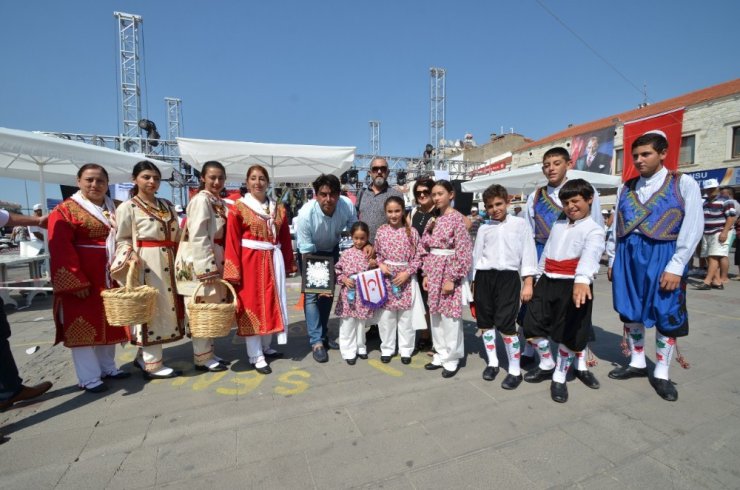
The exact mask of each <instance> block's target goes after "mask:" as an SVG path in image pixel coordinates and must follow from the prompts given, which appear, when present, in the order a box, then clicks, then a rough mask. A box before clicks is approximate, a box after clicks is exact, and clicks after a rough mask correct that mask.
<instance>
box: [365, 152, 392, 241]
mask: <svg viewBox="0 0 740 490" xmlns="http://www.w3.org/2000/svg"><path fill="white" fill-rule="evenodd" d="M370 177H371V178H372V182H371V183H370V185H369V186H368V187H367V188H366V189H362V190H361V191H360V193H359V194H358V195H357V204H356V207H357V214H358V216H359V219H360V221H364V222H365V223H367V226H368V228H370V237H369V241H370V243H371V244H372V243H373V242H374V241H375V232H376V231H378V228H380V225H382V224H383V223H385V200H386V199H388V198H389V197H391V196H398V197H400V198H401V199H403V194H401V193H400V192H399V191H397V190H396V189H394V188H392V187H390V186H389V185H388V162H387V161H386V160H385V158H383V157H375V158H373V160H372V161H371V162H370Z"/></svg>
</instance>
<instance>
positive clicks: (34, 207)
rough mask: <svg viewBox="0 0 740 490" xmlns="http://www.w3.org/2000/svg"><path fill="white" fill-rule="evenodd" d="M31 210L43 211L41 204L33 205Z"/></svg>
mask: <svg viewBox="0 0 740 490" xmlns="http://www.w3.org/2000/svg"><path fill="white" fill-rule="evenodd" d="M33 210H34V211H43V210H44V207H43V206H42V205H41V204H34V205H33Z"/></svg>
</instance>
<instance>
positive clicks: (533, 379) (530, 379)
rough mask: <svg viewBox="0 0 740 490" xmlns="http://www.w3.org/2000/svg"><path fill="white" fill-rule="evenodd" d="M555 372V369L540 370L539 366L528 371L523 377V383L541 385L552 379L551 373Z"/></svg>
mask: <svg viewBox="0 0 740 490" xmlns="http://www.w3.org/2000/svg"><path fill="white" fill-rule="evenodd" d="M554 372H555V368H552V369H540V367H539V366H537V367H536V368H534V369H533V370H531V371H529V372H528V373H527V374H525V375H524V381H526V382H527V383H542V382H543V381H546V380H548V379H552V373H554Z"/></svg>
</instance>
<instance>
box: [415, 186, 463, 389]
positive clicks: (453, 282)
mask: <svg viewBox="0 0 740 490" xmlns="http://www.w3.org/2000/svg"><path fill="white" fill-rule="evenodd" d="M454 198H455V191H454V189H453V187H452V184H450V183H449V182H448V181H446V180H439V181H437V182H435V184H434V187H433V188H432V200H433V201H434V206H435V207H436V211H437V213H438V214H437V216H436V217H435V218H432V220H430V222H429V223H428V224H427V227H426V229H425V230H424V234H423V235H422V237H421V243H422V245H423V246H424V249H425V251H426V252H427V255H425V256H424V259H423V265H422V271H423V273H424V289H426V290H427V291H428V292H429V314H430V316H431V326H432V341H433V342H434V350H435V351H436V354H434V357H433V358H432V362H430V363H429V364H427V365H425V366H424V368H425V369H428V370H434V369H440V368H442V377H444V378H451V377H452V376H454V375H455V374H456V373H457V368H458V362H459V360H460V359H461V358H462V357H463V356H464V354H465V346H464V344H463V329H462V305H463V299H464V298H463V294H464V291H463V288H464V287H463V280H464V279H465V278H466V276H467V274H468V272H469V270H470V266H471V264H472V262H473V247H472V244H471V243H470V235H469V234H468V230H467V229H466V228H465V222H464V220H463V215H462V214H460V213H459V212H458V211H456V210H455V209H454V208H453V207H452V206H451V203H452V200H453V199H454ZM466 292H469V290H468V291H466ZM465 299H467V298H465Z"/></svg>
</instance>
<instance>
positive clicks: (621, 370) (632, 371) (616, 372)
mask: <svg viewBox="0 0 740 490" xmlns="http://www.w3.org/2000/svg"><path fill="white" fill-rule="evenodd" d="M647 375H648V372H647V368H636V367H632V366H619V367H618V368H615V369H612V370H611V371H609V377H610V378H611V379H630V378H646V377H647Z"/></svg>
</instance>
